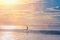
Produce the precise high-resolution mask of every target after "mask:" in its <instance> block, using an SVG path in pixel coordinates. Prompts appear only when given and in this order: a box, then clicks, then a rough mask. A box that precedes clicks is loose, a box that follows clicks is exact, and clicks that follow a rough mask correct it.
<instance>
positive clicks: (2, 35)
mask: <svg viewBox="0 0 60 40" xmlns="http://www.w3.org/2000/svg"><path fill="white" fill-rule="evenodd" d="M0 40H60V35H47V34H42V33H25V32H11V31H10V32H8V31H1V32H0Z"/></svg>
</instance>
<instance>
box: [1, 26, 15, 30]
mask: <svg viewBox="0 0 60 40" xmlns="http://www.w3.org/2000/svg"><path fill="white" fill-rule="evenodd" d="M1 27H2V28H1V29H16V26H10V25H4V26H1Z"/></svg>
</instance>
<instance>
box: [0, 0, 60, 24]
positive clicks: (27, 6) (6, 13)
mask: <svg viewBox="0 0 60 40" xmlns="http://www.w3.org/2000/svg"><path fill="white" fill-rule="evenodd" d="M0 2H1V0H0ZM2 2H3V1H2ZM7 3H8V2H7ZM56 6H60V2H59V0H21V1H19V2H18V1H17V3H15V4H10V3H9V4H6V3H5V1H4V3H0V24H6V25H8V24H15V25H16V24H18V25H49V24H56V22H57V23H58V21H56V20H59V19H57V18H56V16H55V17H54V16H52V13H46V12H44V9H46V10H48V9H51V8H52V7H53V8H54V7H56ZM59 22H60V21H59Z"/></svg>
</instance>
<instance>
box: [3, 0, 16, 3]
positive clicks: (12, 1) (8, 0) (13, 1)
mask: <svg viewBox="0 0 60 40" xmlns="http://www.w3.org/2000/svg"><path fill="white" fill-rule="evenodd" d="M2 2H3V3H4V4H16V3H17V0H2Z"/></svg>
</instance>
